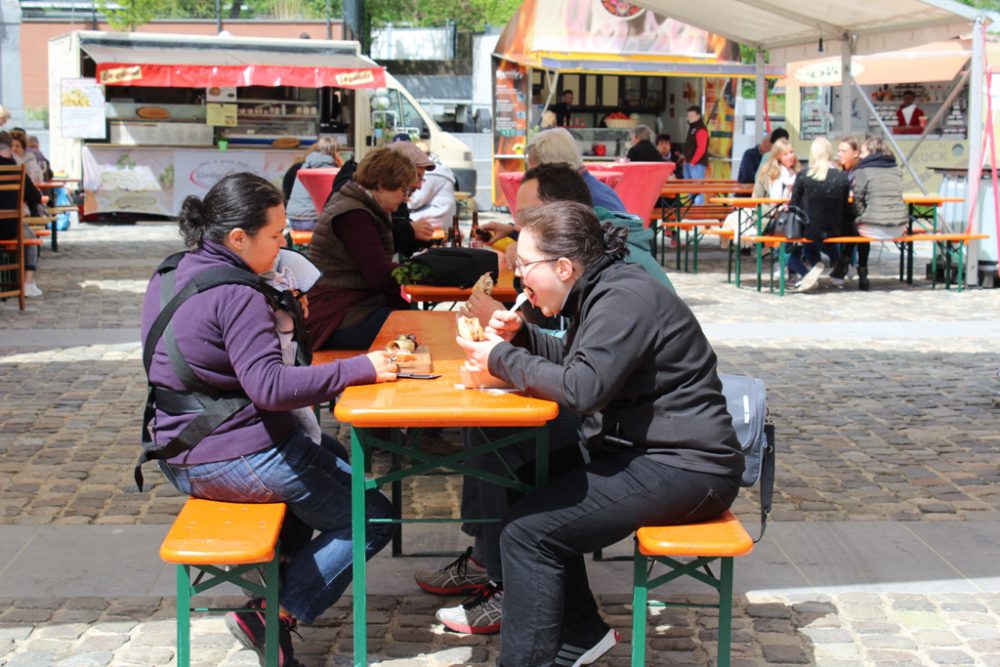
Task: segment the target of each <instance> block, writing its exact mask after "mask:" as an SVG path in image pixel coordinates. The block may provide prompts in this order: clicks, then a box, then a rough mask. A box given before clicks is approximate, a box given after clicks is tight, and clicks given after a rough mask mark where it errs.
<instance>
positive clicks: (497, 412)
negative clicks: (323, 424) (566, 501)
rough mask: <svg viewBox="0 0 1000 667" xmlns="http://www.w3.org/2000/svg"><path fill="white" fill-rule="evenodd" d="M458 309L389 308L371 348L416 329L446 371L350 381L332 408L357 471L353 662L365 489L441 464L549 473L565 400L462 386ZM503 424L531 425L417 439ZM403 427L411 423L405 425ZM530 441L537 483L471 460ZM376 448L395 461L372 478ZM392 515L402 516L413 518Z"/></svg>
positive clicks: (362, 586) (540, 476)
mask: <svg viewBox="0 0 1000 667" xmlns="http://www.w3.org/2000/svg"><path fill="white" fill-rule="evenodd" d="M455 317H456V316H455V314H454V313H448V312H433V311H431V312H428V311H416V310H407V311H396V312H394V313H392V314H391V315H389V319H387V320H386V322H385V324H384V325H383V327H382V330H381V331H380V332H379V335H378V337H376V339H375V342H374V343H372V348H371V349H372V350H378V349H384V347H385V345H386V344H387V343H389V341H391V340H393V339H395V338H396V337H397V336H399V335H400V334H414V335H416V337H417V341H418V343H419V344H421V345H427V346H428V347H429V348H430V352H431V361H432V364H433V372H434V373H435V374H438V373H439V374H441V377H439V378H437V379H434V380H399V381H398V382H389V383H384V384H373V385H363V386H356V387H348V388H347V389H346V390H345V391H344V393H343V395H342V396H341V397H340V400H339V401H338V402H337V407H336V409H335V411H334V414H335V415H336V417H337V420H338V421H341V422H344V423H347V424H350V425H351V461H352V462H353V464H354V465H353V466H352V472H351V494H352V504H351V527H352V531H353V533H352V534H353V536H354V541H353V545H352V553H353V561H354V562H353V567H354V584H353V585H354V591H355V594H354V598H353V604H354V665H356V666H357V667H363V666H364V665H367V664H368V662H367V654H368V643H367V640H368V629H367V601H366V596H365V590H366V586H367V576H366V570H365V525H366V522H367V519H366V517H365V491H366V490H368V489H375V488H378V487H380V486H382V485H384V484H389V483H393V482H398V481H400V480H402V479H405V478H407V477H412V476H415V475H422V474H424V473H427V472H430V471H432V470H435V469H440V468H447V469H450V470H455V471H457V472H460V473H462V474H465V475H470V476H474V477H478V478H480V479H485V480H487V481H489V482H492V483H494V484H497V485H499V486H503V487H506V488H510V489H516V490H518V491H521V492H528V491H530V490H532V489H533V488H536V487H537V486H538V485H541V484H544V483H545V482H546V481H547V479H548V427H547V424H548V422H549V421H551V420H552V419H555V417H556V415H557V414H558V411H559V406H558V405H557V404H555V403H553V402H551V401H546V400H542V399H539V398H532V397H530V396H526V395H524V394H521V393H518V392H514V391H510V390H500V389H490V390H474V389H465V388H464V387H462V386H461V385H460V384H459V382H460V377H459V367H460V366H461V365H462V364H463V363H464V361H465V354H464V353H463V352H462V350H461V348H460V347H459V346H458V343H457V342H456V341H455V337H456V335H457V331H458V330H457V326H456V324H455ZM500 426H515V427H521V428H523V429H525V430H524V431H521V432H519V433H517V434H515V435H507V436H505V437H501V438H499V439H497V440H493V441H491V442H488V443H486V444H482V445H478V446H476V447H473V448H471V449H467V450H463V451H461V452H456V453H453V454H447V455H443V456H442V455H436V454H432V453H429V452H425V451H422V450H421V449H420V448H419V446H418V444H417V443H418V440H419V436H420V432H421V431H422V429H423V428H424V427H500ZM375 428H383V429H384V428H388V429H390V433H391V435H390V437H389V439H385V438H384V437H379V434H377V433H373V432H372V429H375ZM402 429H406V431H405V432H403V431H402ZM524 441H534V443H535V449H536V457H537V464H536V470H535V475H536V476H535V484H534V485H528V484H526V483H524V482H521V481H520V480H517V479H514V478H508V477H501V476H499V475H493V474H489V473H486V472H484V471H481V470H479V469H478V468H474V467H472V466H470V465H469V464H468V463H466V462H467V461H470V460H475V459H476V458H477V457H480V456H483V455H484V454H488V453H491V452H497V451H499V450H501V449H503V448H504V447H507V446H510V445H514V444H517V443H520V442H524ZM374 449H382V450H386V451H388V452H390V453H392V454H393V461H394V465H393V466H392V469H391V470H390V471H389V472H388V473H386V474H384V475H380V476H376V477H374V478H373V479H370V480H366V479H365V470H364V466H363V465H361V462H362V461H364V460H365V457H366V454H367V453H368V452H370V451H372V450H374ZM396 487H398V485H394V489H393V495H394V496H396V495H397V491H396ZM400 500H401V498H398V497H394V498H393V501H394V502H395V503H396V507H397V508H400V507H401V504H400V502H399V501H400ZM386 521H389V522H392V523H397V524H398V523H402V522H403V521H408V520H407V519H388V520H386ZM409 521H412V520H409ZM431 521H439V520H431Z"/></svg>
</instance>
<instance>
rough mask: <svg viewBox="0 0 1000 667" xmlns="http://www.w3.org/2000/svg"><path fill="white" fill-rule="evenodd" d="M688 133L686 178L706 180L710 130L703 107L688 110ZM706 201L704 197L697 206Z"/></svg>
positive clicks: (685, 155)
mask: <svg viewBox="0 0 1000 667" xmlns="http://www.w3.org/2000/svg"><path fill="white" fill-rule="evenodd" d="M687 121H688V133H687V138H686V139H685V140H684V178H695V179H702V178H705V171H706V169H707V167H708V128H707V127H705V123H704V121H703V120H702V119H701V107H699V106H691V107H688V110H687ZM703 201H704V197H703V196H702V195H698V197H697V198H696V199H695V203H696V204H701V203H702V202H703Z"/></svg>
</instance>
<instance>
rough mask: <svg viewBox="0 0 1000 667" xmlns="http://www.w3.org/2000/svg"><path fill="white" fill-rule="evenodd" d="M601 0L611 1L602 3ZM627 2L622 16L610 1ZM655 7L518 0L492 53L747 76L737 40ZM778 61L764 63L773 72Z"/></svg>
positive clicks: (567, 69) (550, 64) (571, 68)
mask: <svg viewBox="0 0 1000 667" xmlns="http://www.w3.org/2000/svg"><path fill="white" fill-rule="evenodd" d="M608 5H614V7H609V6H608ZM618 7H628V9H627V10H626V11H627V15H624V16H622V15H619V14H618V13H616V8H618ZM672 13H673V12H670V13H668V12H666V10H663V13H662V14H657V13H654V12H652V11H648V10H646V9H643V8H641V7H638V6H631V5H628V4H627V3H619V2H615V3H610V2H607V1H606V2H597V1H595V0H565V1H564V2H552V1H546V2H541V1H539V0H525V2H524V3H523V4H522V5H521V7H520V9H518V10H517V12H516V13H515V14H514V17H513V18H512V19H511V20H510V22H509V23H508V24H507V27H506V28H505V29H504V31H503V34H501V35H500V39H499V41H498V42H497V45H496V48H495V50H494V55H495V56H497V57H499V58H501V59H503V60H507V61H510V62H515V63H518V64H520V65H525V66H527V67H533V68H539V69H546V70H551V71H558V72H561V73H573V72H586V73H589V74H629V73H632V74H643V75H649V76H712V77H715V76H718V77H751V76H754V73H755V69H754V65H752V64H743V63H740V62H739V48H738V46H737V45H736V44H735V43H733V42H731V41H730V40H727V39H726V38H725V37H721V36H719V35H715V34H712V33H710V32H708V31H706V30H703V29H701V28H695V27H692V26H690V25H686V24H684V23H681V22H680V21H677V20H675V19H674V18H671V14H672ZM782 71H783V70H782V68H780V67H776V66H772V67H769V68H768V71H767V74H768V75H769V76H780V75H781V73H782Z"/></svg>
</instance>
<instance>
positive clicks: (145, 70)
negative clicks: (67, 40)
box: [80, 32, 385, 88]
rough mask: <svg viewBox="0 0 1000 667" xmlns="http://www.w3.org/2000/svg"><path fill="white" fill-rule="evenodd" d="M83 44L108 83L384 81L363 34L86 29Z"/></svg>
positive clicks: (369, 84)
mask: <svg viewBox="0 0 1000 667" xmlns="http://www.w3.org/2000/svg"><path fill="white" fill-rule="evenodd" d="M80 48H82V49H83V50H84V51H85V52H86V53H87V55H88V56H90V57H91V58H92V59H93V60H94V62H96V63H97V80H98V82H100V83H103V84H105V85H108V86H151V87H166V88H213V87H220V88H221V87H241V86H299V87H303V88H323V87H334V88H382V87H384V86H385V70H384V69H383V68H382V67H380V66H379V65H378V63H376V62H375V61H374V60H371V59H369V58H366V57H364V56H363V55H361V52H360V48H359V45H358V43H357V42H342V41H330V40H318V39H284V40H276V39H266V40H264V39H254V38H242V37H214V36H201V35H166V34H140V33H129V34H121V33H104V32H81V33H80Z"/></svg>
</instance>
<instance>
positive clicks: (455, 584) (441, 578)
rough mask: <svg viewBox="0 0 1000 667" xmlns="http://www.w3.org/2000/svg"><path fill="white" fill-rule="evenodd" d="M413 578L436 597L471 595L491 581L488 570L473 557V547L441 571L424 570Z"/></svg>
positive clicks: (418, 584)
mask: <svg viewBox="0 0 1000 667" xmlns="http://www.w3.org/2000/svg"><path fill="white" fill-rule="evenodd" d="M413 578H414V579H416V580H417V586H420V588H422V589H424V590H425V591H427V592H428V593H434V594H435V595H469V594H471V593H475V592H476V591H478V590H479V589H480V588H482V587H483V586H485V585H486V584H487V583H488V582H489V580H490V578H489V577H488V576H487V574H486V568H485V567H483V566H482V565H480V564H479V563H478V562H477V561H476V559H475V558H473V557H472V547H469V548H468V549H466V550H465V553H464V554H462V555H461V556H459V557H458V558H456V559H455V560H453V561H452V562H450V563H448V564H447V565H445V566H444V567H443V568H441V569H440V570H422V571H420V572H417V573H416V574H414V575H413Z"/></svg>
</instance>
